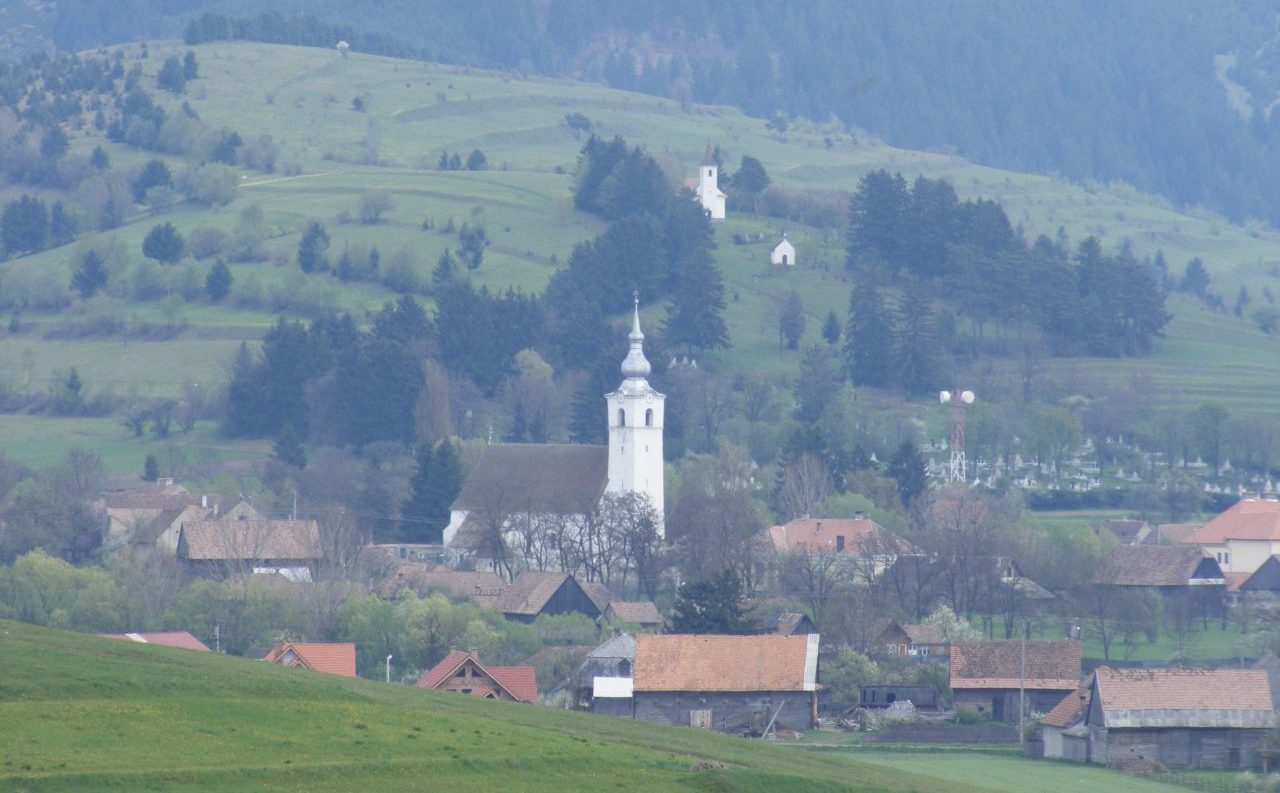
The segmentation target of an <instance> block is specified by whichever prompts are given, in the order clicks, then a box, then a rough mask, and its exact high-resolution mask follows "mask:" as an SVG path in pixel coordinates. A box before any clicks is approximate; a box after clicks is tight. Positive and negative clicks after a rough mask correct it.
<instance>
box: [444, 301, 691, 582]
mask: <svg viewBox="0 0 1280 793" xmlns="http://www.w3.org/2000/svg"><path fill="white" fill-rule="evenodd" d="M627 338H628V341H629V343H630V349H629V350H628V351H627V357H626V358H625V359H624V360H623V362H622V367H621V369H622V376H623V380H622V383H621V385H619V386H618V389H617V390H616V391H614V392H612V393H609V394H605V395H604V399H605V402H606V420H607V422H608V427H609V443H608V445H607V446H594V445H587V444H571V443H541V444H539V443H495V444H490V445H489V446H486V447H485V449H484V453H483V454H482V455H481V457H480V459H479V461H477V463H476V465H475V467H474V468H473V469H472V471H471V473H470V475H469V476H468V477H467V481H466V483H465V484H464V485H463V487H462V492H461V493H459V494H458V498H457V499H455V500H454V502H453V505H452V507H451V515H450V521H449V525H448V526H447V527H446V528H445V530H444V543H445V545H447V546H449V547H450V548H453V549H455V550H457V551H458V552H459V553H460V554H463V555H472V556H476V557H484V556H486V555H493V551H494V549H493V548H492V547H491V546H492V545H493V544H494V542H495V540H494V535H495V534H497V533H498V532H497V531H495V529H497V528H498V526H501V529H500V531H501V533H502V534H503V535H504V536H506V535H514V534H516V533H523V534H524V535H525V536H523V537H522V538H521V539H522V540H523V541H525V542H526V543H527V541H528V539H527V534H528V532H527V531H526V529H527V527H528V525H529V524H530V523H533V522H537V523H541V524H544V525H545V526H546V527H547V531H554V532H556V533H564V532H567V531H572V530H573V528H574V526H576V525H579V523H580V520H581V518H582V517H583V516H584V515H585V514H586V513H588V512H591V511H592V510H593V509H594V508H595V507H596V506H597V505H598V504H599V503H600V499H601V498H602V497H603V496H604V495H605V494H606V493H637V494H640V495H643V496H645V497H646V498H647V499H648V501H649V504H650V505H651V506H652V507H653V509H654V511H655V512H656V513H657V515H658V517H659V524H658V532H659V535H661V533H662V523H661V518H662V515H663V508H664V500H663V494H664V489H663V484H664V483H663V462H662V421H663V408H664V402H665V400H666V395H665V394H660V393H658V391H657V390H655V389H654V388H653V386H651V385H650V384H649V380H648V377H649V372H650V371H651V367H650V365H649V360H648V359H647V358H645V355H644V333H643V332H641V330H640V304H639V300H638V299H637V300H636V302H635V306H634V309H633V313H632V319H631V332H630V334H628V336H627ZM515 539H516V538H515V537H514V536H512V537H511V540H510V541H514V540H515Z"/></svg>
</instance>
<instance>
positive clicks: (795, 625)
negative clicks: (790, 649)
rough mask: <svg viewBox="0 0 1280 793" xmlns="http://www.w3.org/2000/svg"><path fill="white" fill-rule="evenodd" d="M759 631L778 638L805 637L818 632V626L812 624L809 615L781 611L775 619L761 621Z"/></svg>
mask: <svg viewBox="0 0 1280 793" xmlns="http://www.w3.org/2000/svg"><path fill="white" fill-rule="evenodd" d="M760 629H761V632H762V633H776V634H779V635H780V636H807V635H809V634H810V633H817V632H818V626H817V625H814V624H813V620H811V619H809V615H808V614H803V613H801V612H799V611H783V612H780V613H779V614H778V615H777V616H776V617H772V618H769V619H764V620H761V622H760Z"/></svg>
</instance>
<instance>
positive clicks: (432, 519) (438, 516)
mask: <svg viewBox="0 0 1280 793" xmlns="http://www.w3.org/2000/svg"><path fill="white" fill-rule="evenodd" d="M460 492H462V460H461V458H460V457H459V455H458V447H457V446H456V445H454V443H453V441H451V440H449V439H447V438H446V439H445V440H442V441H440V442H439V443H438V444H436V448H435V452H434V454H433V455H432V457H431V473H430V474H429V476H428V478H427V487H426V495H427V497H426V498H425V500H424V505H425V507H426V511H425V515H426V521H427V522H426V523H425V524H423V525H424V527H425V530H426V533H425V534H424V535H423V536H424V539H425V540H426V541H427V542H432V543H439V542H443V541H444V530H445V527H446V526H448V525H449V519H450V517H451V513H450V508H451V507H452V506H453V502H454V500H455V499H457V497H458V493H460Z"/></svg>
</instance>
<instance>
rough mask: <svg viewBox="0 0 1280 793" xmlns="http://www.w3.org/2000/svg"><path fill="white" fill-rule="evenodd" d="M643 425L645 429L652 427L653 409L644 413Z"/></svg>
mask: <svg viewBox="0 0 1280 793" xmlns="http://www.w3.org/2000/svg"><path fill="white" fill-rule="evenodd" d="M644 425H645V426H646V427H652V426H653V408H649V409H648V410H646V411H645V412H644Z"/></svg>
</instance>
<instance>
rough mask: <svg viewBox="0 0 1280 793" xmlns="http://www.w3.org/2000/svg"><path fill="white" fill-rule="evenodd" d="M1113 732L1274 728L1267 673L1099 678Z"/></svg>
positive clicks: (1138, 672)
mask: <svg viewBox="0 0 1280 793" xmlns="http://www.w3.org/2000/svg"><path fill="white" fill-rule="evenodd" d="M1094 679H1095V685H1096V688H1097V692H1098V693H1097V696H1098V699H1099V703H1098V704H1099V705H1101V707H1102V712H1103V718H1104V722H1105V724H1106V726H1107V727H1159V726H1165V727H1175V726H1176V727H1246V728H1247V727H1258V728H1262V727H1269V726H1271V725H1272V724H1273V723H1274V721H1275V715H1274V713H1273V711H1272V703H1271V684H1270V683H1269V681H1268V680H1267V673H1266V671H1265V670H1263V669H1112V668H1110V667H1106V666H1100V667H1098V668H1097V670H1096V671H1095V672H1094Z"/></svg>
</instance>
